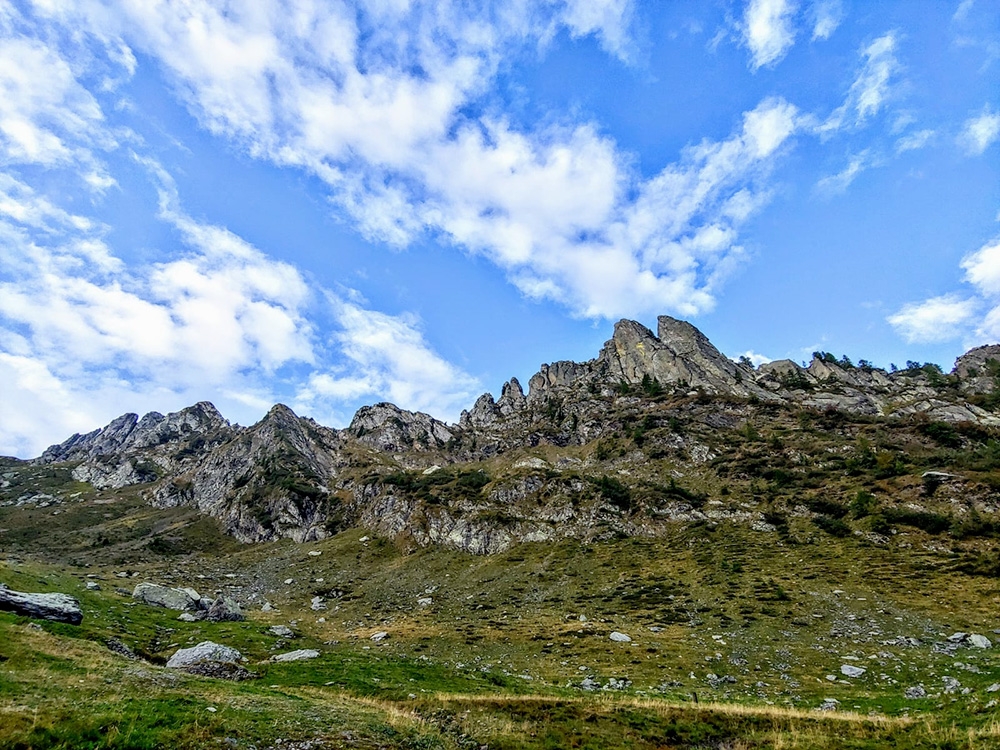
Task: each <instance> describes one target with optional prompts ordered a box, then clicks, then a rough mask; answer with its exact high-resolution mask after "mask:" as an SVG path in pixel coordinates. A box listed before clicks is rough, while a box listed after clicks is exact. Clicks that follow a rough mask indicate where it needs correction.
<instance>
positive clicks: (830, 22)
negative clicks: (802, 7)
mask: <svg viewBox="0 0 1000 750" xmlns="http://www.w3.org/2000/svg"><path fill="white" fill-rule="evenodd" d="M812 19H813V35H812V38H813V41H815V40H817V39H829V38H830V37H831V36H833V32H834V31H836V30H837V27H838V26H840V22H841V21H843V20H844V5H843V2H842V0H816V2H814V3H813V5H812Z"/></svg>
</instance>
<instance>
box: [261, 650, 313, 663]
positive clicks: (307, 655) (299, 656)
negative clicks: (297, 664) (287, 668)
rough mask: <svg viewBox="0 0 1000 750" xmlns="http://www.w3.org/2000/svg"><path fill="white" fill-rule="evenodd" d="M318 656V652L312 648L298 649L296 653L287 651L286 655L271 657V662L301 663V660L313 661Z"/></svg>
mask: <svg viewBox="0 0 1000 750" xmlns="http://www.w3.org/2000/svg"><path fill="white" fill-rule="evenodd" d="M317 656H319V651H317V650H315V649H312V648H300V649H298V650H296V651H289V652H288V653H287V654H278V655H276V656H272V657H271V661H278V662H285V661H302V660H303V659H315V658H316V657H317Z"/></svg>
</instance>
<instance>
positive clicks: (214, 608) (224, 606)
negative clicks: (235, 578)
mask: <svg viewBox="0 0 1000 750" xmlns="http://www.w3.org/2000/svg"><path fill="white" fill-rule="evenodd" d="M205 619H206V620H211V621H212V622H242V621H243V620H245V619H247V618H246V615H244V614H243V610H242V609H240V605H239V602H237V601H236V600H235V599H230V598H229V597H228V596H220V597H219V598H218V599H216V600H215V601H214V602H212V604H211V606H209V608H208V614H206V615H205Z"/></svg>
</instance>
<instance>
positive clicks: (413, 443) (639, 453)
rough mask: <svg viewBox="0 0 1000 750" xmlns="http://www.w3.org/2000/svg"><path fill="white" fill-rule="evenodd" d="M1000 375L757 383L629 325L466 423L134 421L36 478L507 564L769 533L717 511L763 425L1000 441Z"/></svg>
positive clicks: (826, 368)
mask: <svg viewBox="0 0 1000 750" xmlns="http://www.w3.org/2000/svg"><path fill="white" fill-rule="evenodd" d="M998 363H1000V346H990V347H980V348H978V349H974V350H972V351H970V352H968V353H967V354H965V355H964V356H963V357H961V358H960V359H959V360H958V362H957V364H956V367H955V370H954V371H953V372H952V373H951V374H950V375H944V374H942V373H940V372H939V371H936V370H935V369H934V368H932V367H922V368H911V369H908V370H905V371H901V372H893V373H887V372H885V371H883V370H879V369H873V368H870V367H867V366H865V367H854V366H851V365H850V364H849V363H847V362H838V361H834V360H833V359H832V358H830V357H824V358H815V359H813V361H812V362H811V363H810V364H809V366H808V367H801V366H799V365H798V364H796V363H794V362H791V361H789V360H783V361H778V362H771V363H768V364H766V365H762V366H761V367H759V368H756V369H755V368H753V367H751V366H749V365H748V364H746V363H745V362H744V363H737V362H733V361H732V360H730V359H728V358H727V357H726V356H724V355H723V354H722V353H721V352H719V350H718V349H716V348H715V347H714V346H713V345H712V343H711V342H710V341H709V340H708V339H707V338H706V337H705V336H704V335H703V334H702V333H701V332H700V331H699V330H698V329H697V328H695V327H694V326H692V325H691V324H689V323H686V322H684V321H680V320H675V319H673V318H670V317H667V316H661V317H660V318H659V320H658V327H657V332H656V334H654V333H653V332H652V331H650V330H649V329H648V328H646V327H644V326H642V325H640V324H639V323H636V322H634V321H627V320H623V321H620V322H619V323H618V324H617V325H616V326H615V328H614V334H613V336H612V338H611V339H610V340H609V341H608V342H607V343H606V344H605V345H604V346H603V348H602V349H601V351H600V353H599V354H598V356H597V357H596V358H595V359H592V360H590V361H587V362H582V363H577V362H556V363H553V364H549V365H542V366H541V368H540V370H539V372H538V373H536V374H535V375H534V376H533V377H532V378H531V379H530V381H529V391H528V394H527V395H525V393H524V391H523V389H522V387H521V384H520V383H519V382H518V381H517V379H516V378H512V379H511V380H510V381H509V382H507V383H505V384H504V386H503V388H502V391H501V394H500V398H499V399H494V397H493V396H492V395H491V394H488V393H487V394H484V395H483V396H481V397H480V398H479V399H478V400H477V401H476V402H475V404H474V405H473V406H472V408H471V409H470V410H468V411H466V412H463V413H462V416H461V419H460V420H459V423H458V424H457V425H447V424H445V423H443V422H440V421H438V420H436V419H434V418H433V417H431V416H430V415H427V414H422V413H414V412H408V411H405V410H403V409H400V408H398V407H396V406H395V405H393V404H387V403H382V404H376V405H374V406H367V407H363V408H362V409H360V410H359V411H358V413H357V414H356V415H355V417H354V419H353V421H352V422H351V424H350V426H349V427H347V428H345V429H343V430H334V429H330V428H327V427H323V426H321V425H319V424H317V423H316V422H314V421H312V420H310V419H304V418H301V417H298V416H297V415H296V414H294V413H293V412H292V411H291V410H290V409H289V408H288V407H285V406H282V405H278V406H275V407H274V408H273V409H271V411H270V412H269V413H268V414H267V415H266V416H265V417H264V419H262V420H261V421H260V422H258V423H257V424H255V425H253V426H251V427H246V428H242V427H236V426H233V425H230V424H229V423H228V422H227V421H226V420H225V419H224V418H223V417H222V415H221V414H219V412H218V411H217V410H216V409H215V407H214V406H212V405H211V404H209V403H206V402H202V403H199V404H196V405H194V406H192V407H189V408H187V409H183V410H181V411H179V412H176V413H173V414H168V415H166V416H164V415H162V414H159V413H156V412H152V413H150V414H147V415H145V416H144V417H142V418H141V419H140V418H139V417H138V415H135V414H125V415H122V416H121V417H119V418H118V419H115V420H114V421H113V422H111V423H110V424H109V425H107V426H106V427H104V428H102V429H100V430H95V431H94V432H91V433H88V434H86V435H74V436H73V437H71V438H69V439H68V440H66V441H65V442H63V443H61V444H59V445H54V446H52V447H50V448H49V449H48V450H46V451H45V452H44V453H43V454H42V455H41V456H40V457H39V458H37V459H35V462H36V463H39V464H54V463H59V464H66V465H67V466H70V467H72V474H73V477H74V478H75V479H77V480H78V481H84V482H89V483H91V484H92V485H94V486H95V487H97V488H102V489H120V488H124V487H130V486H139V487H140V488H141V491H142V492H144V493H145V494H146V496H147V498H148V500H149V502H151V503H153V504H154V505H157V506H176V505H188V506H193V507H195V508H197V509H198V510H199V511H201V512H203V513H205V514H208V515H211V516H213V517H215V518H217V519H219V520H220V522H221V523H222V525H223V526H224V528H225V529H226V530H227V531H228V532H229V533H230V534H232V535H233V536H235V537H236V538H238V539H240V540H242V541H246V542H257V541H267V540H273V539H278V538H291V539H294V540H297V541H306V540H313V539H318V538H322V537H324V536H326V535H329V534H332V533H336V532H337V531H339V530H341V529H343V528H346V527H349V526H352V525H364V526H365V527H366V528H370V529H373V530H374V531H376V532H377V533H381V534H384V535H387V536H392V537H394V538H397V539H398V540H400V542H401V543H404V544H412V545H418V546H422V545H427V544H444V545H448V546H452V547H456V548H459V549H463V550H466V551H470V552H475V553H480V554H489V553H494V552H498V551H502V550H504V549H507V548H508V547H510V546H511V545H513V544H516V543H518V542H522V541H540V540H546V539H554V538H559V537H565V536H573V537H577V538H583V539H588V538H595V539H596V538H602V537H606V536H607V535H613V534H628V535H649V534H657V533H660V532H661V530H662V528H663V524H664V523H671V522H677V521H699V520H700V521H706V520H712V519H714V520H715V521H717V520H719V519H735V520H738V521H741V522H746V523H748V524H757V525H763V526H762V527H764V526H767V525H768V524H767V522H766V521H765V520H763V519H764V516H763V511H761V510H760V509H758V508H756V506H755V505H754V503H743V504H742V505H741V504H740V503H739V502H730V500H729V498H727V499H725V500H723V499H717V500H711V501H707V498H708V497H709V496H710V495H711V488H712V487H718V486H721V485H722V479H723V478H724V477H725V474H724V473H723V469H721V468H719V466H720V463H719V462H720V461H723V457H722V456H721V455H720V454H723V453H725V452H726V451H730V450H731V445H732V443H733V442H734V441H737V442H739V441H742V440H744V438H745V439H747V440H749V437H747V436H749V435H750V434H751V432H752V431H755V430H758V426H759V425H764V426H767V425H769V424H770V425H779V424H782V425H783V424H794V423H795V420H798V422H802V420H803V419H806V418H809V419H811V418H813V417H814V416H816V415H820V416H823V415H836V414H839V415H842V416H843V417H844V418H845V419H847V420H855V421H858V422H859V423H866V422H865V420H868V422H870V421H871V420H875V421H876V422H878V423H880V424H882V423H884V424H885V425H887V426H896V427H900V429H904V430H911V431H912V430H916V429H917V428H918V427H919V426H920V425H926V424H930V423H934V424H937V423H940V424H944V425H959V426H961V425H975V426H976V428H977V429H979V430H980V431H983V430H986V431H989V430H992V429H993V428H994V427H997V426H1000V418H998V416H997V414H995V413H994V412H993V411H991V410H989V408H988V407H992V406H993V405H994V404H995V403H996V402H995V400H994V398H993V394H994V392H995V391H996V386H997V382H998V378H1000V364H998ZM803 415H804V416H803ZM810 415H812V416H810ZM824 418H825V417H824ZM914 425H916V427H914ZM776 429H777V428H776ZM781 429H785V428H784V427H781ZM893 429H895V427H893ZM941 429H944V428H940V429H939V430H938V432H939V433H940V431H941ZM948 429H951V428H948ZM738 430H743V431H744V432H738ZM744 433H745V434H744ZM734 436H736V437H734ZM739 436H742V437H739ZM957 439H959V440H960V439H961V438H957ZM776 444H777V441H776ZM829 450H833V448H829ZM837 450H840V451H841V452H850V451H852V450H855V449H854V448H852V447H851V446H850V445H847V444H845V445H842V446H840V447H839V448H837ZM797 455H798V457H797V458H795V460H794V461H792V467H793V468H792V469H790V470H789V471H791V472H793V473H794V471H795V470H796V469H795V468H794V464H795V461H798V462H799V464H801V465H803V466H805V465H807V464H808V463H809V462H810V461H814V463H815V464H816V465H817V466H823V465H824V464H823V461H824V460H825V459H822V457H821V456H817V457H810V456H809V455H807V451H806V452H803V451H798V454H797ZM785 460H786V459H785V458H782V456H781V455H779V454H775V455H773V456H772V457H771V461H772V463H774V464H775V465H777V464H778V463H782V462H785ZM788 460H789V461H791V459H788ZM865 460H867V459H865ZM873 460H874V459H873ZM878 460H883V459H878ZM722 465H724V462H723V464H722ZM803 471H804V470H803ZM762 476H766V472H765V474H762ZM692 477H695V478H697V480H696V481H697V482H698V483H700V485H701V486H702V487H707V488H709V489H708V490H704V489H703V490H701V491H699V492H694V491H690V490H681V489H678V487H677V485H676V482H675V480H680V479H685V481H694V480H692ZM738 478H739V477H738ZM744 478H747V481H751V479H752V477H749V475H748V476H747V477H744ZM741 481H742V480H741ZM751 484H752V482H751ZM725 486H728V484H727V485H725ZM725 494H728V492H727V493H725ZM973 494H975V493H973ZM713 503H717V505H716V506H713Z"/></svg>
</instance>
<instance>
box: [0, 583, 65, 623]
mask: <svg viewBox="0 0 1000 750" xmlns="http://www.w3.org/2000/svg"><path fill="white" fill-rule="evenodd" d="M0 610H4V611H6V612H13V613H15V614H18V615H21V616H23V617H32V618H34V619H36V620H51V621H52V622H68V623H69V624H70V625H79V624H80V623H81V622H83V610H81V609H80V602H79V601H77V600H76V599H75V598H73V597H72V596H70V595H69V594H29V593H25V592H23V591H14V590H13V589H9V588H7V586H5V585H4V584H2V583H0Z"/></svg>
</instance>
